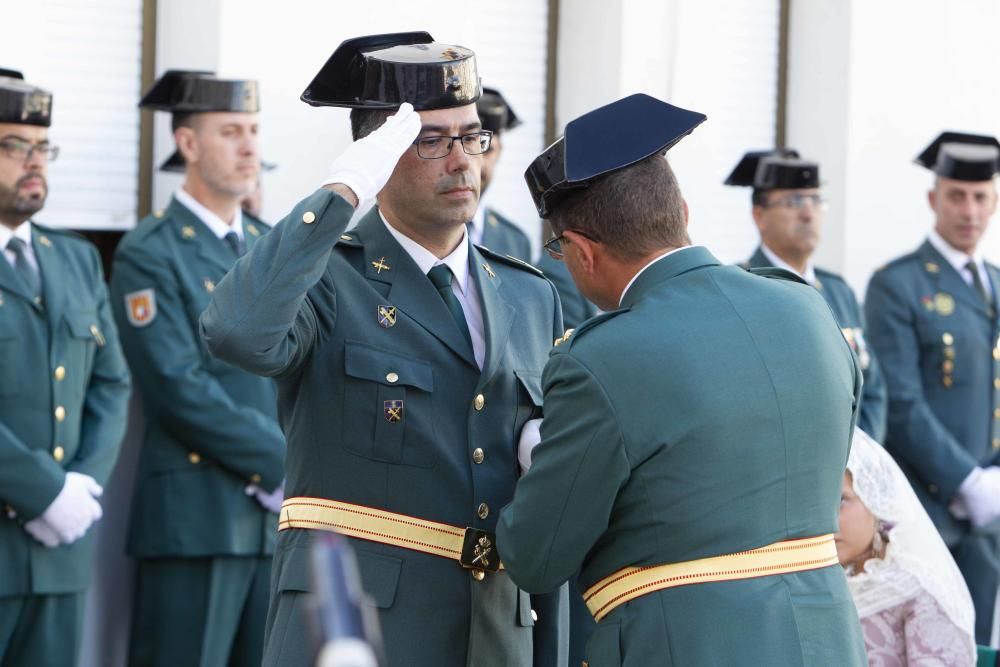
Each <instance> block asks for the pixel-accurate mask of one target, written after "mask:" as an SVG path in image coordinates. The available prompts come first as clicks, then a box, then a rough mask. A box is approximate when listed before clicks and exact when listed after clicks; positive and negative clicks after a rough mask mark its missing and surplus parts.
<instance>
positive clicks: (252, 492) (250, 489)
mask: <svg viewBox="0 0 1000 667" xmlns="http://www.w3.org/2000/svg"><path fill="white" fill-rule="evenodd" d="M244 491H245V492H246V494H247V495H248V496H253V497H254V498H256V499H257V502H258V503H260V506H261V507H263V508H264V509H266V510H267V511H268V512H274V513H275V514H278V513H279V512H281V503H283V502H284V501H285V483H284V482H282V483H281V484H280V485H278V488H276V489H275V490H274V491H272V492H271V493H268V492H267V491H265V490H264V489H262V488H260V487H259V486H257V485H256V484H249V485H247V487H246V489H244Z"/></svg>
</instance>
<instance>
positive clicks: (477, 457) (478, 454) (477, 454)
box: [472, 447, 486, 465]
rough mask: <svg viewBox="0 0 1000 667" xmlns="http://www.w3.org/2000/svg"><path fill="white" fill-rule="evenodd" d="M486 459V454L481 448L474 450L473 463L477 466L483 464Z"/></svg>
mask: <svg viewBox="0 0 1000 667" xmlns="http://www.w3.org/2000/svg"><path fill="white" fill-rule="evenodd" d="M485 458H486V453H485V452H483V450H482V449H480V448H479V447H476V448H475V449H474V450H472V461H473V463H475V464H476V465H479V464H480V463H482V462H483V460H484V459H485Z"/></svg>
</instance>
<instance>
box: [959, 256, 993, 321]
mask: <svg viewBox="0 0 1000 667" xmlns="http://www.w3.org/2000/svg"><path fill="white" fill-rule="evenodd" d="M965 268H966V269H968V270H969V273H971V274H972V287H973V289H975V290H976V292H977V293H978V294H979V298H980V299H982V300H983V303H985V304H986V310H987V311H988V312H989V314H990V317H993V302H992V301H991V300H990V295H989V293H988V292H987V291H986V285H984V284H983V279H982V278H981V277H980V276H979V267H977V266H976V263H975V262H973V261H972V260H969V263H968V264H966V265H965Z"/></svg>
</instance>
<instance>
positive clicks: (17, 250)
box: [7, 236, 27, 255]
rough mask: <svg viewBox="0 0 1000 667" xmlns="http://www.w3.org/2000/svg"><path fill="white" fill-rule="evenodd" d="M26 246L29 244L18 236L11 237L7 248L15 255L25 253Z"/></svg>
mask: <svg viewBox="0 0 1000 667" xmlns="http://www.w3.org/2000/svg"><path fill="white" fill-rule="evenodd" d="M26 246H27V244H26V243H25V242H24V241H22V240H21V239H19V238H17V237H16V236H12V237H10V241H7V249H8V250H10V251H11V252H12V253H14V254H15V255H23V254H24V248H25V247H26Z"/></svg>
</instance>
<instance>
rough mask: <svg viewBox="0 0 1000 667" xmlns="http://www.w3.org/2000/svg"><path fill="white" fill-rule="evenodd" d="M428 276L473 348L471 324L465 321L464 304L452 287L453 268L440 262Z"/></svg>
mask: <svg viewBox="0 0 1000 667" xmlns="http://www.w3.org/2000/svg"><path fill="white" fill-rule="evenodd" d="M427 277H428V278H430V279H431V282H432V283H434V287H436V288H437V291H438V294H440V295H441V298H442V299H444V305H446V306H448V310H450V311H451V316H452V317H453V318H455V324H457V325H458V330H459V331H461V332H462V335H463V336H465V340H466V342H468V343H469V348H470V349H471V348H472V336H471V335H470V334H469V324H468V322H466V321H465V311H464V310H462V304H460V303H459V302H458V297H457V296H455V292H454V291H452V289H451V280H452V278H453V277H454V276H453V275H452V273H451V269H449V268H448V266H447V265H446V264H438V265H437V266H435V267H434V268H432V269H431V270H430V271H428V272H427Z"/></svg>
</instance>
